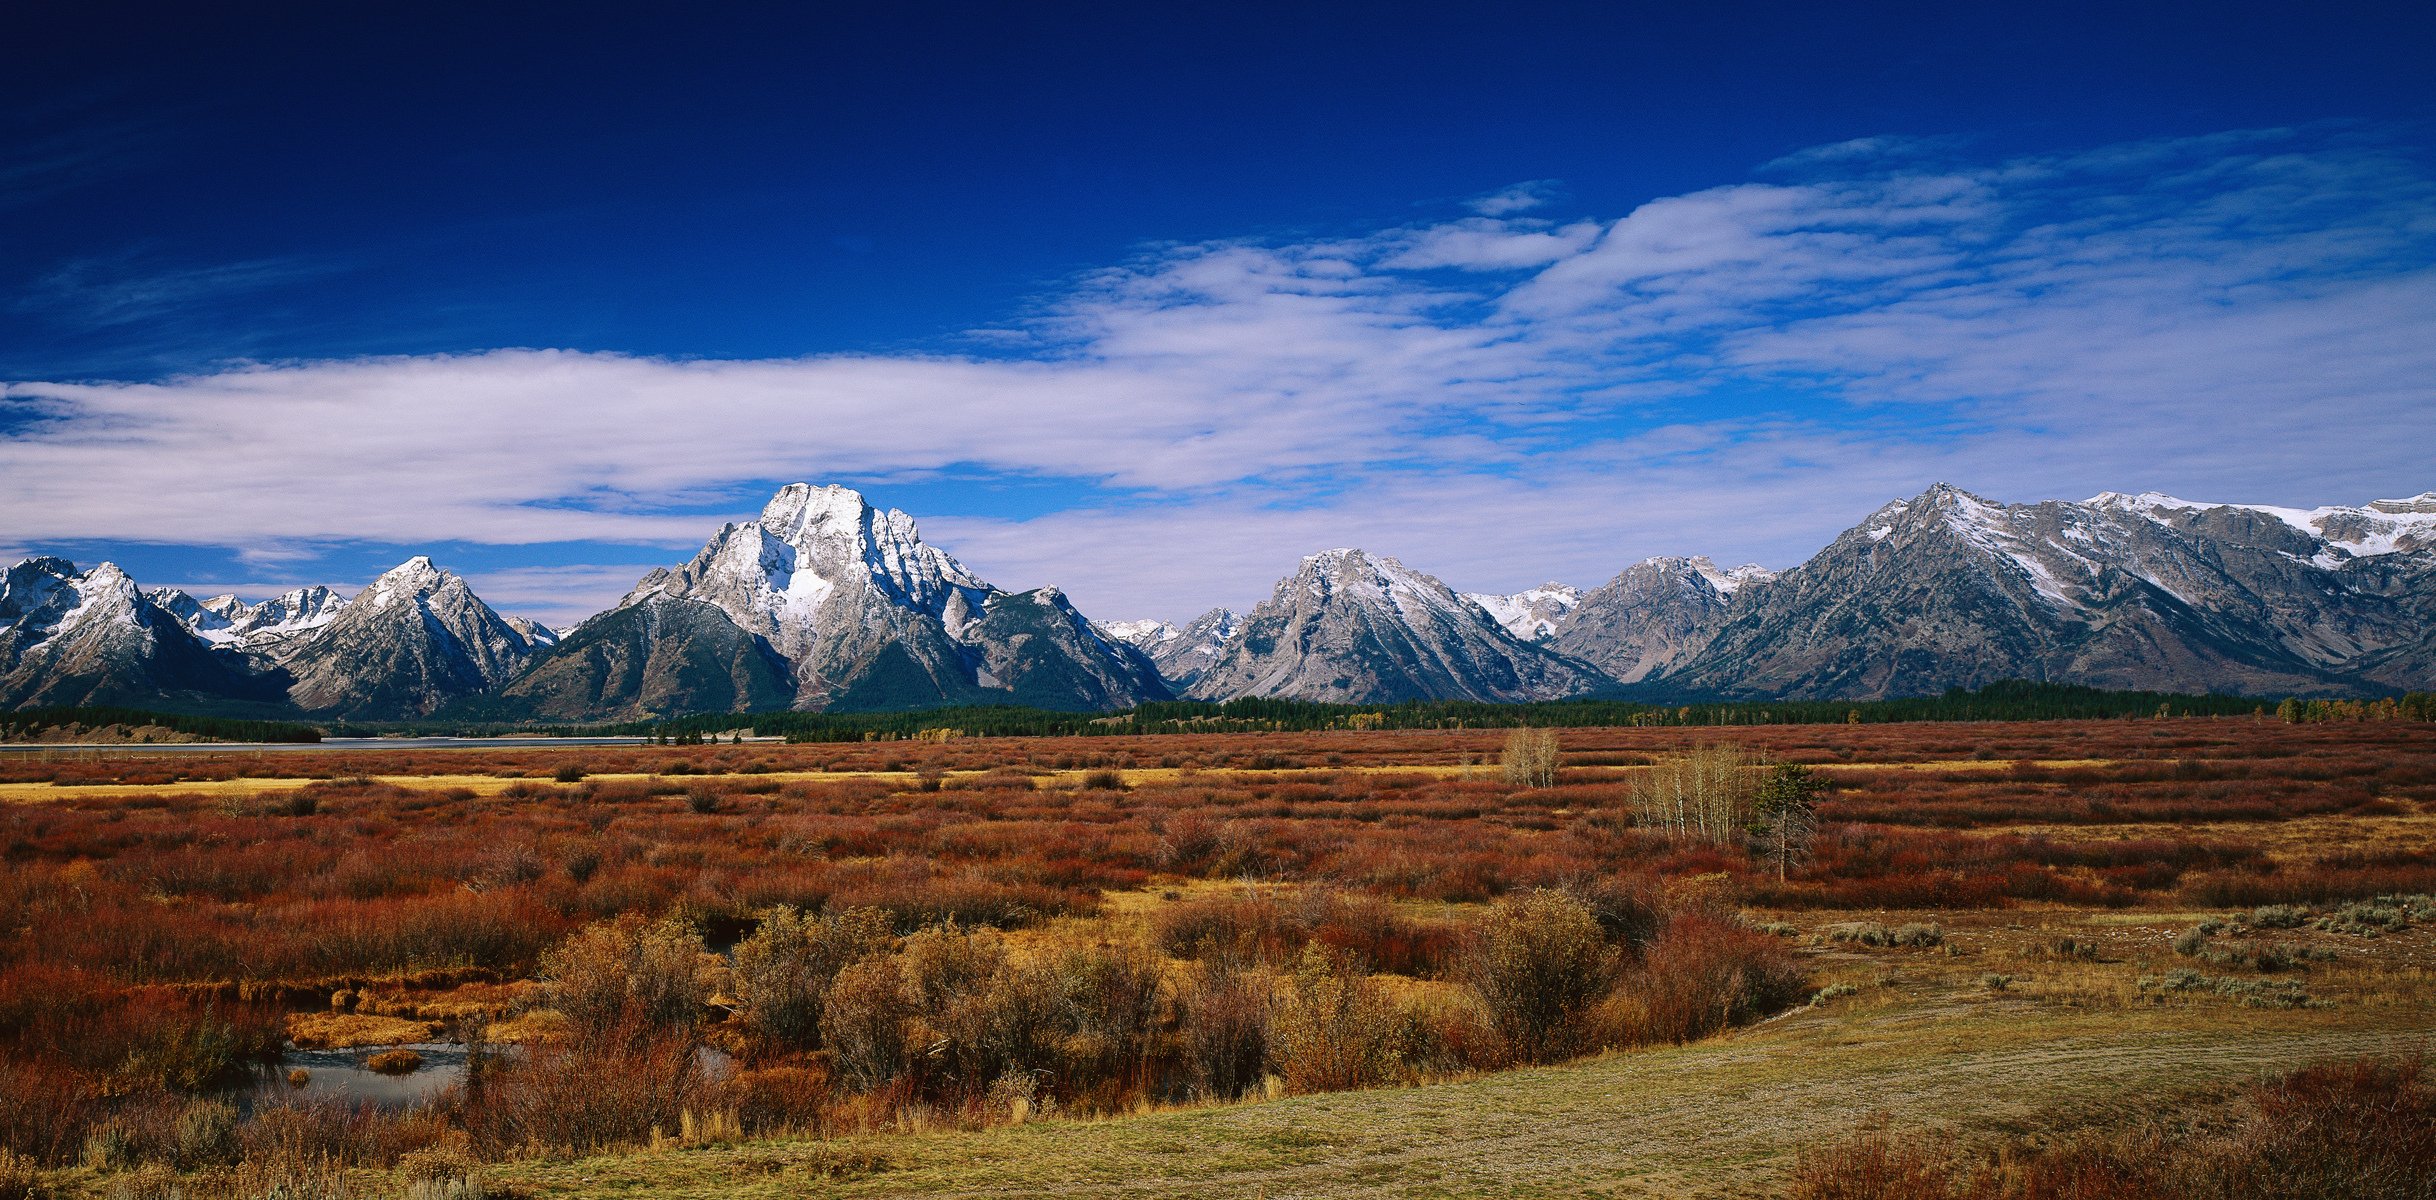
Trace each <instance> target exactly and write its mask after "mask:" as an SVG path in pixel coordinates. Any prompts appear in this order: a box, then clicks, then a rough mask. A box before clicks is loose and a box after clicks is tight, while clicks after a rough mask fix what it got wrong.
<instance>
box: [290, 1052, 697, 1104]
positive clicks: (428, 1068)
mask: <svg viewBox="0 0 2436 1200" xmlns="http://www.w3.org/2000/svg"><path fill="white" fill-rule="evenodd" d="M386 1050H412V1051H414V1052H415V1053H417V1054H420V1055H422V1056H423V1065H422V1066H420V1067H417V1068H415V1069H414V1071H412V1072H411V1073H409V1074H405V1075H383V1074H381V1073H380V1072H378V1071H375V1070H373V1069H371V1068H370V1067H367V1066H365V1065H364V1063H365V1061H366V1060H368V1059H370V1058H371V1057H372V1056H373V1055H375V1054H379V1053H381V1052H383V1051H386ZM517 1052H518V1047H516V1046H513V1045H498V1046H493V1047H491V1053H492V1054H494V1055H499V1054H508V1055H512V1054H515V1053H517ZM694 1061H695V1062H696V1064H697V1065H699V1066H700V1067H701V1069H702V1074H703V1077H704V1078H706V1079H724V1078H726V1077H727V1075H728V1073H729V1072H730V1071H732V1070H734V1067H735V1063H734V1060H733V1059H731V1058H729V1057H728V1056H727V1054H726V1053H724V1052H722V1051H719V1050H714V1049H712V1048H710V1047H708V1046H704V1047H702V1048H701V1049H699V1050H696V1051H695V1052H694ZM299 1067H301V1068H303V1069H304V1071H305V1072H306V1075H307V1078H306V1080H305V1084H304V1086H303V1087H296V1086H293V1085H291V1084H289V1083H288V1081H287V1074H288V1072H290V1071H293V1070H296V1069H297V1068H299ZM464 1078H465V1047H464V1046H462V1045H459V1044H457V1043H455V1042H410V1043H406V1044H404V1045H399V1046H357V1047H354V1048H352V1049H347V1050H289V1051H288V1052H287V1053H285V1054H282V1055H280V1057H279V1065H278V1066H277V1067H276V1068H274V1069H273V1071H272V1074H271V1078H270V1079H268V1080H267V1081H265V1082H264V1083H262V1084H261V1085H259V1086H258V1087H257V1089H256V1090H255V1092H254V1094H253V1095H252V1096H250V1097H248V1098H247V1099H248V1100H250V1101H251V1103H252V1104H260V1103H265V1102H274V1101H277V1100H279V1099H281V1098H286V1099H288V1100H291V1101H301V1102H306V1103H332V1102H335V1103H342V1104H351V1105H354V1104H369V1105H371V1106H373V1107H374V1108H381V1109H402V1108H412V1107H414V1106H415V1105H418V1104H424V1103H428V1102H430V1101H432V1100H434V1099H437V1098H438V1097H439V1095H440V1093H442V1092H445V1091H447V1090H448V1089H449V1088H451V1087H453V1086H455V1085H456V1084H457V1083H458V1082H460V1081H462V1080H463V1079H464ZM247 1107H251V1104H248V1105H247Z"/></svg>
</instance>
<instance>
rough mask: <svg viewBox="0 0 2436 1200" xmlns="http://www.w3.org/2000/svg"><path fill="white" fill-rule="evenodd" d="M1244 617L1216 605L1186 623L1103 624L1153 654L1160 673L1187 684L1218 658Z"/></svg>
mask: <svg viewBox="0 0 2436 1200" xmlns="http://www.w3.org/2000/svg"><path fill="white" fill-rule="evenodd" d="M1242 624H1243V618H1242V617H1241V616H1239V615H1237V614H1236V613H1235V612H1233V611H1231V610H1229V609H1224V608H1213V609H1211V610H1209V611H1208V612H1205V613H1203V614H1201V615H1200V616H1198V617H1195V618H1193V620H1192V622H1191V623H1190V624H1188V625H1184V626H1181V627H1179V626H1176V625H1173V624H1170V623H1168V622H1166V621H1113V622H1110V623H1108V624H1105V625H1102V626H1101V627H1100V628H1102V629H1104V630H1106V631H1107V632H1108V634H1109V636H1111V637H1114V638H1116V639H1117V640H1119V641H1122V642H1125V643H1126V644H1128V645H1130V646H1132V647H1134V648H1135V649H1137V650H1140V651H1141V652H1142V653H1144V654H1147V655H1149V656H1150V661H1151V662H1152V663H1153V664H1155V665H1156V666H1157V667H1158V668H1159V675H1160V676H1161V677H1162V678H1164V679H1166V680H1167V682H1168V683H1169V684H1170V685H1172V686H1175V687H1179V688H1182V687H1188V686H1190V685H1191V684H1192V682H1193V681H1194V680H1196V679H1199V678H1201V674H1202V672H1204V671H1207V670H1208V669H1209V666H1210V664H1211V663H1212V662H1215V661H1217V658H1218V652H1219V651H1220V650H1221V649H1223V648H1224V647H1225V646H1226V640H1227V639H1228V638H1231V637H1233V636H1235V631H1236V630H1237V629H1238V628H1240V627H1241V626H1242Z"/></svg>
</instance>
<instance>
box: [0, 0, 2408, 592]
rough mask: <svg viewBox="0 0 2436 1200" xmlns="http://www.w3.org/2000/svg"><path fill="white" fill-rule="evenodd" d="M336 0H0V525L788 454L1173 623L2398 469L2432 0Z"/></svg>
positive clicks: (246, 556)
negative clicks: (1910, 517)
mask: <svg viewBox="0 0 2436 1200" xmlns="http://www.w3.org/2000/svg"><path fill="white" fill-rule="evenodd" d="M372 7H373V6H352V5H273V4H245V3H240V4H234V5H220V6H203V5H191V4H179V5H170V4H157V5H120V4H110V3H107V2H100V3H91V4H77V5H12V6H7V7H6V8H5V9H0V45H9V46H12V47H15V48H17V50H18V51H19V52H18V53H15V54H12V55H11V78H10V86H9V88H8V89H7V90H6V92H5V95H4V96H0V556H4V557H5V558H6V559H8V560H10V561H13V560H14V559H15V558H16V557H18V556H21V555H24V554H31V553H53V554H61V555H65V556H67V557H70V558H73V559H75V560H77V561H79V562H81V563H85V564H87V565H90V564H92V563H95V562H98V561H101V560H104V559H108V560H111V561H115V562H118V563H120V564H121V565H122V566H124V567H126V568H127V569H128V571H129V572H130V573H131V574H133V575H134V576H135V577H136V578H137V579H138V580H140V581H142V582H144V583H146V584H148V585H149V584H158V585H176V586H183V587H187V588H189V589H190V590H194V591H196V592H197V593H198V594H209V593H212V592H217V591H227V590H234V591H237V592H239V593H240V594H241V595H244V596H246V597H248V598H260V597H263V596H266V595H269V594H273V593H276V592H278V591H281V590H285V589H286V588H288V587H293V586H298V585H301V584H306V583H329V584H333V585H337V586H342V587H345V586H360V585H361V584H362V583H363V582H365V581H366V580H368V579H369V578H370V577H372V576H373V575H375V574H377V573H379V572H380V571H381V570H382V569H384V568H386V567H388V566H390V565H393V564H395V563H396V562H398V561H399V560H401V559H403V558H405V557H407V556H409V555H412V554H417V553H430V554H432V555H433V556H434V557H436V558H437V559H438V560H439V561H440V563H441V565H443V566H446V567H450V568H452V569H455V570H457V571H460V572H461V573H464V574H466V575H468V576H469V577H470V578H471V579H472V580H473V582H474V584H475V587H476V589H477V591H479V592H480V593H481V594H482V595H483V596H484V597H485V598H486V599H489V600H490V601H491V602H492V603H493V604H494V606H496V607H499V608H501V609H502V610H503V611H507V612H511V613H518V614H523V615H529V616H533V617H537V618H541V619H545V620H548V621H551V622H553V623H557V624H568V623H572V622H573V621H576V620H579V619H581V618H582V617H583V616H584V615H586V614H588V613H591V612H594V611H597V610H598V609H600V608H602V607H605V606H607V605H608V604H611V603H613V602H614V601H615V600H616V599H617V597H618V596H619V595H620V594H621V593H623V592H624V591H625V590H626V589H627V588H628V587H629V586H631V585H632V583H633V582H634V581H635V579H636V578H637V577H639V576H640V575H642V574H643V573H644V572H645V571H647V570H649V569H651V568H652V567H654V566H661V565H670V564H674V563H677V562H681V561H683V560H684V559H686V558H688V557H690V555H691V554H692V552H693V551H694V550H695V549H697V548H699V547H700V545H701V544H702V542H703V541H704V540H705V539H706V538H707V537H708V536H709V534H710V533H711V532H712V531H713V530H715V529H716V528H717V526H718V525H719V523H720V522H722V521H726V520H743V519H749V518H750V517H751V516H752V515H753V514H754V513H755V512H756V511H757V510H758V509H759V507H760V504H761V502H762V501H763V500H764V499H766V498H767V496H768V494H769V493H770V492H771V491H773V490H775V489H776V488H777V487H778V486H779V485H781V484H784V483H787V482H791V481H796V480H803V481H810V482H816V483H841V484H846V485H849V486H853V487H856V488H859V489H861V490H863V491H864V492H865V493H866V494H868V495H869V496H870V498H871V499H872V500H873V502H874V503H876V504H878V505H881V506H883V507H894V508H901V509H904V510H906V511H908V512H910V513H912V514H914V516H915V517H916V518H917V519H919V521H920V522H921V527H922V530H923V533H924V536H925V538H926V539H927V540H929V541H932V542H934V543H936V544H938V545H940V546H941V547H942V548H944V549H946V550H947V551H949V552H950V553H952V554H954V555H956V556H957V557H958V558H960V559H961V560H963V561H964V562H965V563H966V565H967V566H969V567H971V568H973V569H974V570H975V571H976V572H978V573H979V574H981V575H982V576H983V577H984V578H987V579H989V580H991V581H992V582H994V583H997V584H998V585H1000V586H1002V587H1007V588H1011V589H1019V588H1028V587H1036V586H1040V585H1044V584H1056V585H1059V586H1061V587H1063V588H1065V589H1066V591H1067V592H1068V593H1069V594H1070V595H1071V596H1073V597H1074V599H1075V601H1076V603H1077V604H1078V605H1079V606H1081V607H1082V608H1083V610H1084V611H1085V612H1087V613H1089V614H1090V615H1092V616H1094V617H1098V618H1101V619H1105V620H1118V619H1131V618H1137V617H1163V618H1168V619H1173V620H1182V619H1185V618H1189V617H1190V616H1192V615H1194V614H1195V613H1197V612H1199V611H1201V610H1203V609H1206V608H1208V607H1211V606H1213V605H1226V606H1230V607H1234V608H1238V609H1242V608H1248V607H1250V606H1251V605H1252V604H1254V603H1256V602H1258V601H1259V600H1261V599H1262V598H1264V597H1265V596H1266V595H1267V594H1268V592H1269V590H1270V589H1271V587H1272V586H1273V585H1274V584H1275V582H1276V581H1277V580H1278V579H1279V578H1280V577H1282V576H1285V575H1287V574H1289V573H1290V572H1291V571H1292V570H1293V568H1294V566H1295V564H1296V561H1297V560H1298V559H1299V558H1300V557H1301V556H1302V555H1304V554H1308V553H1313V552H1316V551H1319V550H1322V549H1326V548H1329V547H1334V546H1345V545H1354V546H1361V547H1363V548H1366V549H1368V550H1371V551H1373V552H1376V553H1380V554H1387V555H1394V556H1396V557H1398V558H1400V559H1402V560H1403V561H1404V562H1405V563H1407V564H1408V565H1410V566H1413V567H1416V568H1419V569H1422V570H1425V571H1428V572H1431V573H1433V574H1436V575H1438V576H1439V577H1440V578H1442V579H1444V580H1446V581H1447V582H1448V583H1449V584H1451V585H1453V586H1455V587H1457V588H1459V589H1462V590H1470V591H1497V592H1506V591H1516V590H1521V589H1523V588H1525V587H1529V586H1531V585H1534V584H1537V583H1540V582H1542V581H1543V580H1558V581H1563V582H1568V583H1573V584H1576V585H1580V586H1585V587H1587V586H1592V585H1595V584H1597V583H1600V582H1602V581H1604V580H1606V579H1607V578H1609V577H1611V576H1613V575H1615V574H1616V573H1618V572H1619V571H1621V570H1622V569H1623V568H1624V567H1625V566H1627V565H1629V564H1630V563H1632V562H1634V561H1637V560H1639V559H1641V558H1643V557H1646V556H1649V555H1653V554H1708V555H1710V556H1712V557H1714V558H1716V559H1718V560H1720V561H1721V562H1726V563H1735V562H1743V561H1757V562H1760V563H1763V564H1765V565H1769V566H1773V567H1779V568H1782V567H1788V566H1792V565H1794V564H1796V563H1799V562H1800V561H1802V560H1803V559H1804V558H1806V557H1808V556H1809V555H1810V554H1811V553H1812V552H1814V551H1815V550H1816V549H1818V548H1819V547H1820V546H1822V545H1824V544H1825V543H1826V542H1827V541H1828V540H1830V539H1831V538H1832V537H1834V536H1835V534H1836V533H1838V532H1839V531H1841V530H1843V529H1845V528H1847V527H1849V526H1851V525H1853V524H1855V523H1857V522H1858V521H1860V520H1861V519H1862V517H1863V516H1865V515H1866V514H1867V513H1869V512H1870V511H1871V510H1873V509H1874V508H1876V507H1877V506H1878V505H1880V504H1882V503H1884V502H1886V501H1887V500H1889V499H1892V498H1895V497H1899V496H1908V495H1913V494H1916V493H1918V492H1919V491H1920V490H1922V489H1923V488H1925V487H1927V486H1928V485H1930V484H1932V483H1935V482H1939V481H1945V482H1951V483H1954V484H1956V485H1959V486H1962V487H1964V488H1966V489H1969V490H1971V491H1973V492H1976V493H1978V494H1981V495H1984V496H1988V497H1990V498H1993V499H1999V500H2006V501H2037V500H2044V499H2077V498H2081V497H2085V496H2088V495H2091V494H2093V493H2096V492H2099V491H2105V490H2115V491H2126V492H2138V491H2148V490H2156V491H2163V492H2168V493H2171V494H2175V495H2179V496H2183V497H2185V498H2189V499H2196V500H2216V501H2243V502H2256V503H2272V504H2282V505H2294V506H2303V507H2307V506H2315V505H2320V504H2334V503H2360V502H2364V501H2367V500H2371V499H2376V498H2380V497H2389V496H2405V495H2413V494H2417V493H2420V492H2424V491H2429V490H2431V489H2436V452H2431V450H2430V449H2429V448H2430V447H2432V446H2436V135H2432V130H2436V125H2432V122H2436V72H2431V71H2430V70H2429V69H2428V65H2427V64H2429V63H2430V62H2436V8H2432V7H2431V6H2428V5H2426V4H2423V3H2412V4H2404V3H2394V4H2340V3H2335V4H2312V5H2307V6H2301V5H2291V4H2244V3H2188V4H2182V3H2174V4H2122V3H2114V4H2105V5H2077V4H2037V5H2027V4H2024V5H1994V4H1991V5H1958V4H1952V3H1937V4H1855V5H1813V4H1798V5H1797V4H1782V5H1768V4H1748V3H1717V4H1707V5H1681V4H1670V5H1651V4H1632V3H1611V4H1595V5H1588V4H1586V5H1569V4H1528V3H1524V4H1513V5H1500V6H1482V5H1431V4H1421V3H1399V4H1331V5H1310V4H1296V5H1262V4H1225V5H1203V4H1189V3H1186V4H1161V5H1144V4H1138V3H1135V4H1112V5H1104V6H1102V5H1088V4H1014V3H997V4H958V5H938V4H919V3H913V4H901V5H853V6H845V5H826V4H789V5H769V6H754V5H720V6H709V7H700V8H687V9H683V10H680V9H679V8H677V7H674V6H665V5H657V6H632V7H621V6H618V5H614V4H598V3H595V4H586V5H580V6H577V5H568V6H554V5H548V4H532V5H501V6H486V7H491V8H497V9H503V10H513V12H510V13H505V14H503V13H500V12H478V11H474V6H461V7H463V8H464V9H465V11H463V12H460V13H457V14H453V15H451V14H432V13H424V12H419V11H413V10H416V9H420V8H425V7H430V8H438V7H443V6H380V7H381V8H382V10H383V11H377V12H375V11H359V10H366V9H370V8H372Z"/></svg>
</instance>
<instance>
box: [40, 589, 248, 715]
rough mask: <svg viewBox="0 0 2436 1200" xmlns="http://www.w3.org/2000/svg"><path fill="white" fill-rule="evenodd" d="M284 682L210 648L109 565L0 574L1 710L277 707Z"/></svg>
mask: <svg viewBox="0 0 2436 1200" xmlns="http://www.w3.org/2000/svg"><path fill="white" fill-rule="evenodd" d="M283 683H284V681H283V680H282V679H279V678H277V677H275V676H266V675H263V674H260V673H258V672H256V671H254V670H252V669H251V668H250V666H249V664H248V663H247V662H246V661H245V660H243V659H241V658H238V657H235V656H231V655H224V654H219V653H216V652H214V651H213V650H212V649H211V647H210V646H209V645H207V644H205V643H204V642H203V640H202V639H200V638H198V637H196V636H195V635H194V634H193V633H191V632H189V631H188V630H187V628H186V626H185V625H184V624H183V623H181V622H180V621H179V620H178V619H177V618H176V617H174V616H172V615H171V614H170V613H169V612H168V611H167V610H165V609H163V608H161V607H160V606H159V605H157V604H155V603H153V602H152V601H151V600H150V599H149V598H148V597H146V596H145V595H144V593H143V591H142V589H140V588H138V587H137V586H136V585H135V581H134V580H132V579H129V578H128V577H127V574H126V572H124V571H121V570H119V569H118V567H116V566H115V565H113V564H110V563H103V564H101V565H100V566H97V567H95V568H93V569H92V570H91V571H85V572H79V571H78V570H77V569H76V565H75V564H74V563H71V562H69V561H67V560H66V559H62V558H29V559H26V560H25V561H23V562H20V563H18V564H17V565H15V566H13V567H11V568H9V569H8V572H7V573H6V574H5V575H0V707H7V708H26V707H34V706H39V705H73V704H121V705H134V706H142V705H146V704H154V705H158V704H163V703H168V704H173V705H197V704H223V703H238V704H275V703H276V702H277V701H278V700H279V699H280V693H281V690H282V686H283Z"/></svg>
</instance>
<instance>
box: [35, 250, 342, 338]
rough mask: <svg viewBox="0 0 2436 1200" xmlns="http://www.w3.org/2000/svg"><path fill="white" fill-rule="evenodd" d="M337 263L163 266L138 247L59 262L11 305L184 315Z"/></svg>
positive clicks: (104, 319) (90, 314)
mask: <svg viewBox="0 0 2436 1200" xmlns="http://www.w3.org/2000/svg"><path fill="white" fill-rule="evenodd" d="M335 269H337V268H336V266H335V264H333V263H329V262H317V261H306V260H301V259H284V258H274V259H255V260H251V261H245V262H231V263H214V264H210V265H207V266H165V265H162V264H159V263H156V262H152V261H149V260H148V259H147V258H146V257H145V256H144V255H143V254H142V253H141V252H140V251H135V250H128V251H123V252H121V253H118V254H114V255H108V256H103V257H93V258H79V259H73V260H70V261H68V262H65V263H62V264H60V265H59V266H57V267H55V268H53V269H52V270H51V271H50V272H49V273H48V274H46V275H44V276H43V277H42V278H40V279H38V280H36V281H35V282H34V284H33V286H31V287H29V288H28V289H26V291H25V292H24V293H23V294H22V295H19V296H18V297H17V298H16V299H15V300H13V301H11V302H10V303H9V308H10V309H11V310H12V311H14V312H17V313H20V314H41V315H42V316H44V317H47V318H49V319H51V320H53V321H57V322H61V323H64V324H68V325H72V326H79V327H86V328H90V327H96V326H103V327H106V326H114V325H127V324H132V323H135V322H139V321H155V320H158V319H160V318H162V317H164V316H167V315H170V314H174V313H179V312H181V311H182V310H184V309H186V308H188V307H189V306H191V305H193V304H195V303H196V302H198V301H203V300H213V301H225V300H226V299H228V298H230V297H235V296H242V295H244V294H246V293H249V292H258V291H263V290H266V289H270V288H278V287H285V286H287V285H289V284H292V283H296V282H299V281H301V280H305V279H311V278H314V277H316V276H320V275H326V274H329V273H330V272H331V271H333V270H335Z"/></svg>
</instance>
